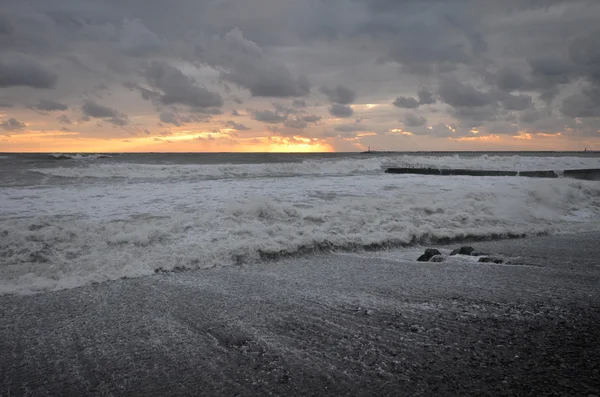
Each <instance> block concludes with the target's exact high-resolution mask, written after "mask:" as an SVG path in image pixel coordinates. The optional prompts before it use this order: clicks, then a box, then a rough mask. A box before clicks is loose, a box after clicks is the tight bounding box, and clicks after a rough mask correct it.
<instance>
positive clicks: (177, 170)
mask: <svg viewBox="0 0 600 397" xmlns="http://www.w3.org/2000/svg"><path fill="white" fill-rule="evenodd" d="M77 156H78V155H77ZM95 156H96V157H95ZM97 156H98V155H89V156H87V157H81V158H80V157H74V158H77V159H81V160H86V159H96V158H98V157H97ZM390 167H419V168H437V169H448V168H466V169H473V170H485V169H491V170H499V171H531V170H551V171H556V172H557V173H560V172H561V171H564V170H568V169H581V168H600V159H598V158H585V157H551V158H549V157H529V156H488V155H483V156H471V157H464V156H463V157H461V156H458V155H455V156H443V157H439V156H438V157H436V156H412V155H402V156H386V157H371V156H366V157H360V156H358V157H350V158H341V159H309V160H304V161H301V162H276V163H254V164H183V165H182V164H140V163H131V162H115V161H109V162H94V163H89V162H81V164H80V165H79V166H68V167H50V168H34V169H31V171H32V172H36V173H39V174H42V175H46V176H51V177H61V178H78V179H83V178H88V179H90V178H91V179H104V178H108V179H111V178H126V179H153V180H154V179H173V178H178V179H234V178H270V177H292V176H344V175H368V174H378V173H380V172H381V171H382V170H383V169H385V168H390Z"/></svg>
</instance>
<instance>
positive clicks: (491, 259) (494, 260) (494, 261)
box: [477, 257, 504, 264]
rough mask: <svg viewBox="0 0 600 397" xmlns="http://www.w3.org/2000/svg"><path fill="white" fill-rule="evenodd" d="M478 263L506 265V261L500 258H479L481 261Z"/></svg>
mask: <svg viewBox="0 0 600 397" xmlns="http://www.w3.org/2000/svg"><path fill="white" fill-rule="evenodd" d="M477 262H481V263H497V264H500V263H504V261H503V260H502V259H499V258H490V257H484V258H479V260H478V261H477Z"/></svg>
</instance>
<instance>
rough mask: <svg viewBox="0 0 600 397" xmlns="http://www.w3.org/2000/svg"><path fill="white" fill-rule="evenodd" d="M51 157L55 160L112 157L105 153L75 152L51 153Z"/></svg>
mask: <svg viewBox="0 0 600 397" xmlns="http://www.w3.org/2000/svg"><path fill="white" fill-rule="evenodd" d="M50 157H51V158H54V159H57V160H96V159H106V158H112V156H109V155H107V154H77V153H51V154H50Z"/></svg>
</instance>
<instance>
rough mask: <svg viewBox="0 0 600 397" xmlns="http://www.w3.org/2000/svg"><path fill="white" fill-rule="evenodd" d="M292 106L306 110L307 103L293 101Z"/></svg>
mask: <svg viewBox="0 0 600 397" xmlns="http://www.w3.org/2000/svg"><path fill="white" fill-rule="evenodd" d="M292 106H293V107H295V108H305V107H306V101H305V100H304V99H294V100H293V101H292Z"/></svg>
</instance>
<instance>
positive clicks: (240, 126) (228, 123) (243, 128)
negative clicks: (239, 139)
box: [224, 120, 252, 131]
mask: <svg viewBox="0 0 600 397" xmlns="http://www.w3.org/2000/svg"><path fill="white" fill-rule="evenodd" d="M224 124H225V126H227V127H228V128H231V129H233V130H236V131H249V130H251V129H252V128H250V127H247V126H245V125H244V124H240V123H236V122H235V121H233V120H227V121H226V122H225V123H224Z"/></svg>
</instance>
